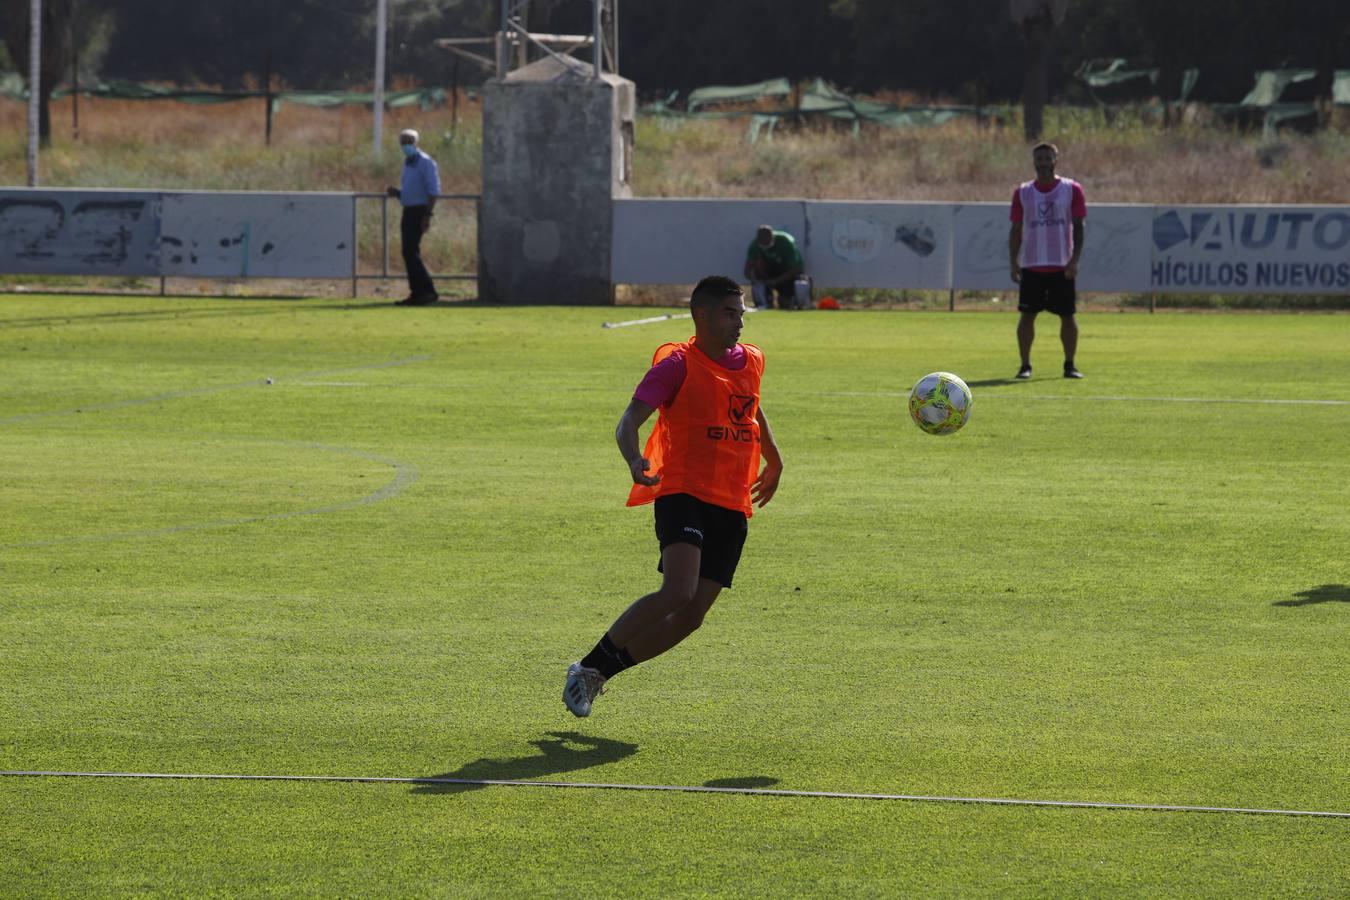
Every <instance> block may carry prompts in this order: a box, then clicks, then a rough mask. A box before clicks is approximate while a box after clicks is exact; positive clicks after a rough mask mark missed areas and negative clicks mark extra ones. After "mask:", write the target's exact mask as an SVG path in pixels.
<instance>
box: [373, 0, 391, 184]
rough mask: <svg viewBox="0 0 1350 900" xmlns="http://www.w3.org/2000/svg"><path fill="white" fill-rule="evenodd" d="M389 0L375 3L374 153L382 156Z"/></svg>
mask: <svg viewBox="0 0 1350 900" xmlns="http://www.w3.org/2000/svg"><path fill="white" fill-rule="evenodd" d="M388 13H389V6H388V0H377V2H376V5H375V136H374V151H373V152H374V154H375V158H376V159H379V158H380V144H381V137H382V136H383V132H384V45H385V28H386V24H385V23H386V19H388Z"/></svg>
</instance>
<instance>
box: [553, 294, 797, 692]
mask: <svg viewBox="0 0 1350 900" xmlns="http://www.w3.org/2000/svg"><path fill="white" fill-rule="evenodd" d="M689 308H690V312H691V314H692V316H693V320H694V337H693V338H692V339H691V340H689V341H685V342H682V343H678V344H663V345H661V346H660V347H658V348H657V349H656V353H655V355H654V356H653V358H652V367H651V368H650V369H649V370H648V371H647V374H646V376H645V377H643V379H642V381H641V382H640V383H639V384H638V386H637V389H636V390H635V391H634V392H633V399H632V400H631V401H629V403H628V408H627V409H625V410H624V412H623V415H622V416H621V417H620V418H619V426H618V428H617V429H616V430H615V434H614V437H615V439H616V440H617V441H618V443H619V452H620V453H621V454H623V459H624V462H626V463H627V464H628V471H629V473H630V474H631V475H632V478H633V487H632V489H631V490H630V492H629V495H628V505H629V506H639V505H641V504H644V503H655V516H656V537H657V540H658V541H659V542H660V545H661V561H660V563H659V565H658V566H657V571H658V572H660V573H661V575H662V579H661V587H660V588H659V589H658V590H657V591H656V592H655V593H652V594H647V595H646V596H645V597H641V598H639V599H638V600H636V601H634V603H633V605H631V606H629V607H628V609H627V610H625V611H624V613H623V614H622V615H621V616H619V618H618V619H616V620H615V621H614V624H613V625H611V626H610V628H609V631H607V632H606V633H605V634H604V636H603V637H601V638H600V642H599V643H598V644H596V645H595V648H594V649H593V650H591V652H590V653H588V654H586V656H584V657H583V658H582V659H581V660H580V661H578V662H574V663H572V665H571V666H570V667H568V669H567V682H566V684H565V685H564V686H563V702H564V703H566V704H567V708H568V709H569V710H571V711H572V713H573V715H576V716H589V715H590V714H591V704H592V703H593V702H594V701H595V698H596V697H597V696H599V695H600V694H601V693H603V692H604V686H605V682H606V681H608V680H609V679H611V678H613V677H614V676H615V675H617V674H619V673H620V672H622V671H623V670H624V669H627V668H630V667H632V666H635V665H637V664H638V663H641V662H646V661H647V660H649V659H652V658H653V657H656V656H659V655H661V654H662V653H665V652H666V651H667V650H669V649H670V648H671V647H674V646H675V645H676V644H678V643H679V642H680V641H682V640H684V639H685V638H686V637H688V636H689V635H691V634H693V632H694V630H695V629H697V628H698V627H699V626H700V625H701V624H703V617H704V616H706V615H707V614H708V610H709V609H710V608H711V607H712V605H713V601H715V600H716V599H717V595H718V594H720V593H721V592H722V589H723V588H729V587H731V579H732V576H733V575H734V574H735V572H736V566H737V563H739V562H740V558H741V548H742V547H743V546H744V544H745V535H746V520H747V519H749V518H750V516H751V515H752V514H753V506H754V505H758V506H764V504H766V503H768V502H769V501H770V500H771V499H773V495H774V492H775V491H776V490H777V489H778V481H779V479H780V478H781V477H782V474H783V457H782V455H781V454H780V453H779V452H778V445H777V444H776V443H774V439H773V431H772V430H771V429H770V428H769V420H768V419H766V418H765V417H764V410H763V409H762V408H761V407H760V405H759V382H760V377H761V376H762V375H763V373H764V354H763V352H762V351H761V350H760V349H759V348H758V347H756V346H754V345H753V344H742V343H740V337H741V328H742V327H743V325H744V323H745V301H744V296H743V294H742V292H741V288H740V286H739V285H738V284H737V283H736V282H735V281H732V280H731V279H730V278H724V277H722V276H720V275H714V276H710V277H708V278H704V279H703V280H702V281H700V282H699V283H698V286H697V287H695V288H694V293H693V295H692V296H691V297H690V299H689ZM657 410H660V415H659V416H658V418H657V420H656V426H655V428H653V429H652V433H651V436H650V437H649V438H648V439H647V445H646V449H645V450H643V451H641V452H639V451H638V429H639V428H640V427H641V426H642V424H643V423H644V422H646V421H647V419H649V418H650V417H651V415H652V413H653V412H656V411H657ZM761 455H762V456H763V459H764V463H765V464H764V469H763V471H761V470H760V457H761Z"/></svg>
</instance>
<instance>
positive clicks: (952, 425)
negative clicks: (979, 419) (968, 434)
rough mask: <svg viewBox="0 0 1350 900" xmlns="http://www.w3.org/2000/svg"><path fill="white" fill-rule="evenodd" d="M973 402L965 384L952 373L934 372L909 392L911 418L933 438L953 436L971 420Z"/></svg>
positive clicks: (919, 381)
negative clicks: (943, 435) (936, 436)
mask: <svg viewBox="0 0 1350 900" xmlns="http://www.w3.org/2000/svg"><path fill="white" fill-rule="evenodd" d="M971 402H972V398H971V396H970V388H968V387H966V383H965V382H964V381H962V380H961V379H960V378H958V377H956V376H955V375H953V374H952V373H951V372H933V373H931V374H929V375H925V376H923V377H922V378H920V379H919V380H918V382H917V383H916V384H915V385H914V389H913V390H912V391H910V392H909V414H910V416H911V417H913V419H914V424H916V425H918V426H919V427H920V428H922V429H923V430H924V431H926V432H928V433H929V434H952V433H953V432H956V431H959V430H960V429H961V426H962V425H964V424H966V420H967V419H969V418H970V405H971Z"/></svg>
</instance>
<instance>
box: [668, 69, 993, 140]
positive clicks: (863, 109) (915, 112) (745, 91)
mask: <svg viewBox="0 0 1350 900" xmlns="http://www.w3.org/2000/svg"><path fill="white" fill-rule="evenodd" d="M791 94H792V89H791V87H790V85H789V84H788V80H787V79H786V78H775V79H772V80H770V81H762V82H759V83H758V84H747V85H740V86H729V87H706V88H699V89H698V90H695V91H692V92H691V93H690V94H689V97H688V99H687V100H686V102H685V108H686V111H684V112H682V111H680V110H679V109H678V108H677V107H676V105H675V104H676V101H677V98H678V92H676V93H672V94H670V95H669V96H667V97H666V98H664V99H662V100H657V101H655V102H653V103H650V104H647V105H646V106H644V107H643V108H642V111H643V113H645V114H648V115H653V116H662V117H668V118H675V117H688V118H737V117H747V118H749V119H750V129H749V139H750V142H751V143H754V142H756V141H758V140H759V139H760V138H770V137H772V136H773V133H774V130H775V129H776V127H777V126H778V123H779V122H780V121H782V120H783V119H788V118H791V119H796V120H800V119H803V118H828V119H837V120H842V121H846V122H851V123H852V124H853V132H854V134H857V133H858V132H859V129H860V128H861V125H862V123H864V122H870V123H872V124H874V125H881V126H885V127H888V128H912V127H919V126H926V125H937V124H940V123H942V122H946V121H949V120H951V119H954V118H958V117H960V116H969V115H979V114H981V112H983V114H985V115H988V116H990V117H991V118H1000V117H1002V116H1004V115H1006V111H1004V110H1001V109H993V110H991V109H985V110H983V111H981V110H980V109H977V108H976V107H974V106H907V107H901V106H894V105H892V104H889V103H882V102H880V101H877V100H869V99H865V98H860V97H852V96H850V95H848V94H846V93H844V92H843V91H841V90H839V89H838V88H836V87H834V86H833V85H831V84H829V83H828V82H826V81H824V80H822V79H819V78H817V79H816V80H815V81H814V82H812V83H811V84H810V85H809V86H808V87H807V88H805V89H804V90H802V91H801V92H800V94H798V96H797V97H796V99H795V101H792V102H790V103H789V104H788V105H784V106H783V107H781V108H779V109H769V110H764V109H758V110H708V109H704V110H700V107H705V106H707V105H708V104H711V103H732V102H740V103H746V102H755V101H759V100H763V99H766V98H768V97H783V98H785V99H786V98H789V97H791Z"/></svg>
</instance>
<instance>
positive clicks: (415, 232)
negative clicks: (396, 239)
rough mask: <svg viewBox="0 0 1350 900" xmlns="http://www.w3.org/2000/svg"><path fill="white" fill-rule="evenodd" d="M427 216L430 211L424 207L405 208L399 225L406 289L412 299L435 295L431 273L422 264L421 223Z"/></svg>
mask: <svg viewBox="0 0 1350 900" xmlns="http://www.w3.org/2000/svg"><path fill="white" fill-rule="evenodd" d="M429 214H430V210H428V209H427V208H426V207H425V206H405V207H403V220H402V221H401V222H400V223H399V231H400V232H402V236H403V267H404V269H405V270H407V272H408V289H409V290H410V291H411V292H412V296H414V297H422V296H427V295H431V294H435V293H436V285H434V284H432V282H431V273H430V272H428V271H427V267H426V264H425V263H423V262H422V223H424V222H425V221H426V220H427V216H428V215H429Z"/></svg>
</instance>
